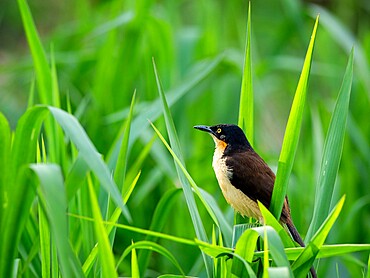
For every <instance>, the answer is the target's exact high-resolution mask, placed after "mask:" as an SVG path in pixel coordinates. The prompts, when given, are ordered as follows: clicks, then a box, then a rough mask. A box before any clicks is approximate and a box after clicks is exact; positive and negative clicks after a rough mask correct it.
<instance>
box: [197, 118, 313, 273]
mask: <svg viewBox="0 0 370 278" xmlns="http://www.w3.org/2000/svg"><path fill="white" fill-rule="evenodd" d="M194 128H196V129H199V130H202V131H205V132H208V133H209V134H210V135H211V136H212V138H213V140H214V142H215V145H216V148H215V152H214V155H213V162H212V166H213V169H214V171H215V174H216V178H217V181H218V183H219V185H220V187H221V191H222V193H223V195H224V197H225V199H226V201H227V202H228V203H229V204H230V205H231V206H232V207H233V208H234V209H235V210H236V211H237V212H239V213H240V214H241V215H242V216H247V217H253V218H255V219H256V220H259V221H260V222H262V221H263V219H262V215H261V212H260V209H259V207H258V203H257V200H258V201H260V202H261V203H262V204H263V205H264V206H265V207H267V208H269V207H270V202H271V196H272V191H273V188H274V182H275V174H274V172H273V171H272V170H271V169H270V167H269V166H268V165H267V164H266V162H265V161H264V160H263V159H262V158H261V157H260V156H259V155H258V154H257V153H256V152H255V151H254V150H253V148H252V146H251V145H250V143H249V141H248V139H247V137H246V136H245V134H244V132H243V131H242V129H241V128H240V127H238V126H237V125H232V124H219V125H214V126H204V125H197V126H194ZM280 222H281V223H282V224H285V225H286V227H287V228H288V230H289V232H290V234H291V236H292V238H293V239H294V240H295V241H296V242H297V243H298V244H299V245H301V246H304V242H303V240H302V238H301V236H300V235H299V233H298V231H297V229H296V228H295V226H294V224H293V221H292V218H291V215H290V208H289V203H288V198H287V197H286V198H285V200H284V205H283V210H282V212H281V216H280ZM310 272H311V275H312V276H313V277H316V273H315V270H314V269H313V268H311V270H310Z"/></svg>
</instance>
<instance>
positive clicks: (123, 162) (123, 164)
mask: <svg viewBox="0 0 370 278" xmlns="http://www.w3.org/2000/svg"><path fill="white" fill-rule="evenodd" d="M135 97H136V91H135V92H134V94H133V96H132V100H131V105H130V111H129V113H128V117H127V120H126V122H125V124H124V126H123V129H122V132H120V133H121V134H122V133H123V139H122V143H121V148H120V152H119V154H118V159H117V163H116V169H115V171H114V180H115V181H116V184H117V185H118V188H120V189H123V182H124V180H125V176H126V169H127V152H128V140H129V138H130V128H131V121H132V115H133V110H134V104H135Z"/></svg>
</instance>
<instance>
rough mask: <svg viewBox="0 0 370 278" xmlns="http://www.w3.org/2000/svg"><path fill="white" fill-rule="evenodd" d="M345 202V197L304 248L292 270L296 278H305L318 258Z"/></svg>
mask: <svg viewBox="0 0 370 278" xmlns="http://www.w3.org/2000/svg"><path fill="white" fill-rule="evenodd" d="M344 201H345V196H343V197H342V198H341V199H340V201H339V202H338V204H337V205H336V206H335V207H334V209H333V211H332V212H331V213H330V215H329V216H328V218H327V219H326V220H325V222H324V223H323V224H322V225H321V227H320V229H319V230H318V231H317V233H316V234H315V235H314V236H313V237H312V240H311V241H310V242H309V244H308V245H307V246H306V247H305V248H304V250H303V252H302V253H301V254H300V256H299V257H298V258H297V260H296V261H295V262H294V263H293V265H292V268H293V271H294V275H295V277H305V276H306V275H307V273H308V271H309V270H310V268H311V266H312V264H313V262H314V260H315V259H316V256H317V255H318V253H319V251H320V248H321V247H322V245H323V244H324V242H325V239H326V237H327V236H328V234H329V232H330V230H331V228H332V227H333V225H334V223H335V221H336V220H337V218H338V216H339V214H340V212H341V210H342V207H343V204H344Z"/></svg>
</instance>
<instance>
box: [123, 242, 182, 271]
mask: <svg viewBox="0 0 370 278" xmlns="http://www.w3.org/2000/svg"><path fill="white" fill-rule="evenodd" d="M136 249H147V250H151V251H154V252H157V253H159V254H161V255H162V256H164V257H166V258H167V259H168V260H169V261H170V262H171V263H172V264H173V265H174V266H175V267H176V268H177V270H178V271H179V272H180V273H181V274H183V275H185V273H184V271H183V270H182V268H181V266H180V264H179V262H178V261H177V260H176V258H175V257H174V256H173V255H172V253H171V252H170V251H168V250H167V249H166V248H164V247H163V246H161V245H159V244H158V243H155V242H152V241H147V240H143V241H139V242H135V243H132V244H131V245H130V246H129V247H127V248H126V249H125V251H124V252H123V254H122V256H121V258H120V260H119V262H122V261H123V259H124V258H125V257H126V256H127V255H128V254H129V253H130V252H132V251H134V250H136ZM117 265H119V264H117Z"/></svg>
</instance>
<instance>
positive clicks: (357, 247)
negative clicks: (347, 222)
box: [253, 244, 370, 261]
mask: <svg viewBox="0 0 370 278" xmlns="http://www.w3.org/2000/svg"><path fill="white" fill-rule="evenodd" d="M284 250H285V254H286V255H287V257H288V260H289V261H296V260H297V258H298V257H299V256H300V255H301V254H302V252H303V250H304V247H294V248H285V249H284ZM369 250H370V244H332V245H323V246H321V248H320V250H319V253H318V254H317V256H316V259H322V258H330V257H334V256H342V255H345V254H349V253H354V252H361V251H362V252H363V251H369ZM262 257H263V252H262V251H258V252H255V253H254V258H253V259H254V260H256V259H257V258H262Z"/></svg>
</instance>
